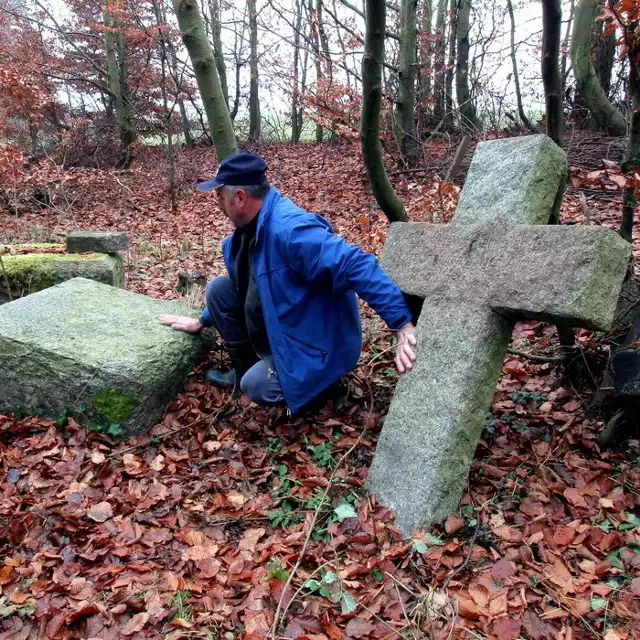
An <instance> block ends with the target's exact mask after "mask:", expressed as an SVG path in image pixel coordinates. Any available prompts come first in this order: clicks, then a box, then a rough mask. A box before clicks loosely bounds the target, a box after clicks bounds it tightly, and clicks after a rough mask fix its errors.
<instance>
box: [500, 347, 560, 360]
mask: <svg viewBox="0 0 640 640" xmlns="http://www.w3.org/2000/svg"><path fill="white" fill-rule="evenodd" d="M507 353H509V354H511V355H512V356H520V357H521V358H526V359H527V360H533V361H534V362H555V363H560V362H564V360H565V358H564V356H537V355H535V354H533V353H527V352H526V351H518V350H517V349H507Z"/></svg>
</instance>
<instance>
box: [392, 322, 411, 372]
mask: <svg viewBox="0 0 640 640" xmlns="http://www.w3.org/2000/svg"><path fill="white" fill-rule="evenodd" d="M415 332H416V328H415V327H414V326H413V324H411V323H410V322H409V323H408V324H405V325H404V327H402V329H400V331H396V332H395V337H396V357H395V361H396V367H398V371H399V372H400V373H404V372H405V371H409V369H413V363H414V362H415V359H416V354H415V351H414V350H413V347H415V346H416V336H415Z"/></svg>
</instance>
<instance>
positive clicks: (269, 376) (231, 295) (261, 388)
mask: <svg viewBox="0 0 640 640" xmlns="http://www.w3.org/2000/svg"><path fill="white" fill-rule="evenodd" d="M205 299H206V304H207V309H208V310H209V313H210V314H211V317H212V318H213V324H214V325H215V327H216V329H217V330H218V333H219V334H220V335H221V336H222V339H223V340H224V341H225V342H241V341H243V340H248V339H249V333H248V331H247V322H246V320H245V315H244V306H243V303H242V301H241V300H240V297H239V296H238V291H237V289H236V287H235V285H234V284H233V282H232V280H231V278H229V277H228V276H218V277H217V278H214V279H213V280H211V282H209V284H208V285H207V289H206V293H205ZM240 388H241V389H242V392H243V393H244V394H246V395H247V396H249V397H250V398H251V400H253V401H254V402H256V403H258V404H262V405H274V404H281V403H282V402H284V394H283V393H282V387H281V386H280V382H279V380H278V375H277V373H276V372H275V371H274V369H273V368H272V367H270V366H269V365H268V364H267V363H266V362H265V361H264V360H259V361H258V362H256V364H254V365H253V366H252V367H251V368H250V369H249V370H248V371H247V372H246V373H245V374H244V375H243V376H242V379H241V380H240Z"/></svg>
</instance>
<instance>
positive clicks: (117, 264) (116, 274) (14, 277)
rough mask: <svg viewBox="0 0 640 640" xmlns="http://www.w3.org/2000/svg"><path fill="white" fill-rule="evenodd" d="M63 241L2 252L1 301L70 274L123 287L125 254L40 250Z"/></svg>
mask: <svg viewBox="0 0 640 640" xmlns="http://www.w3.org/2000/svg"><path fill="white" fill-rule="evenodd" d="M56 247H60V248H62V247H63V245H51V244H48V245H16V246H13V247H11V251H12V252H16V251H25V253H18V254H14V253H11V254H7V253H5V254H0V257H1V258H2V265H0V304H3V303H6V302H9V301H10V300H16V299H18V298H21V297H23V296H27V295H29V294H32V293H35V292H36V291H42V290H43V289H46V288H48V287H52V286H54V285H56V284H60V283H61V282H64V281H65V280H70V279H71V278H76V277H82V278H88V279H90V280H96V281H97V282H103V283H104V284H109V285H111V286H113V287H124V267H123V263H122V258H120V256H118V255H108V254H106V253H95V252H91V253H86V254H82V255H78V254H68V253H37V251H38V250H39V249H40V250H45V249H48V250H51V249H55V248H56Z"/></svg>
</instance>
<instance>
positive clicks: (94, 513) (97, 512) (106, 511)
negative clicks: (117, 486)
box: [87, 502, 113, 522]
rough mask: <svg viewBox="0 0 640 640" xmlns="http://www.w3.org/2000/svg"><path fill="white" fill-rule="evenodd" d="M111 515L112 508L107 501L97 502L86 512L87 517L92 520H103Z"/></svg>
mask: <svg viewBox="0 0 640 640" xmlns="http://www.w3.org/2000/svg"><path fill="white" fill-rule="evenodd" d="M112 517H113V509H112V507H111V505H110V504H109V503H108V502H98V504H94V505H93V507H91V509H89V511H88V512H87V518H89V519H90V520H93V521H94V522H105V521H106V520H108V519H109V518H112Z"/></svg>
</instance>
